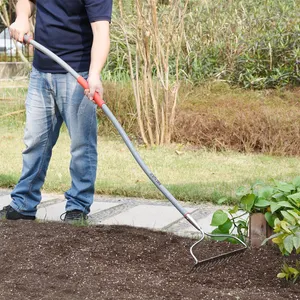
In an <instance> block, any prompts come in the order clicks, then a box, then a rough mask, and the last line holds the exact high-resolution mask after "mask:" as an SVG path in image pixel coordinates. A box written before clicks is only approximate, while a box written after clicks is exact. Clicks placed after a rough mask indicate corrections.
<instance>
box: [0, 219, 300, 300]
mask: <svg viewBox="0 0 300 300" xmlns="http://www.w3.org/2000/svg"><path fill="white" fill-rule="evenodd" d="M0 236H1V242H0V245H1V246H0V262H1V264H0V299H1V300H3V299H5V300H7V299H16V300H18V299H22V300H24V299H44V300H46V299H51V300H53V299H64V300H71V299H72V300H77V299H78V300H79V299H80V300H82V299H143V300H144V299H172V300H173V299H210V300H211V299H247V300H251V299H255V300H260V299H264V300H266V299H294V300H296V299H300V284H299V282H296V283H295V284H292V283H290V282H287V281H285V280H282V279H277V278H276V274H277V273H278V272H280V269H281V266H282V262H283V257H282V256H281V254H280V252H279V251H278V249H277V248H275V247H271V246H268V247H262V248H259V249H248V250H246V251H245V252H244V254H243V255H242V256H240V257H232V258H231V260H230V261H228V262H224V263H222V264H218V265H216V266H214V267H210V268H209V267H205V268H204V267H202V268H198V270H197V272H191V268H192V267H193V264H194V262H193V259H192V257H191V255H190V253H189V248H190V246H191V245H192V242H193V240H191V239H189V238H182V237H178V236H175V235H172V234H167V233H162V232H154V231H149V230H146V229H141V228H133V227H125V226H101V225H98V226H89V227H76V226H72V225H69V224H63V223H58V222H57V223H55V222H45V223H38V222H32V221H1V222H0ZM232 247H236V246H232V245H230V244H228V243H224V242H213V241H203V242H201V243H200V246H199V247H198V250H197V255H198V256H199V257H201V258H208V257H211V256H213V255H214V254H217V253H218V252H220V251H221V252H226V251H228V249H229V248H230V249H231V248H232ZM288 260H290V261H295V260H296V255H294V256H292V257H289V258H288Z"/></svg>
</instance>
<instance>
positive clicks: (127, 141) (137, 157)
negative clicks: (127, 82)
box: [24, 35, 204, 240]
mask: <svg viewBox="0 0 300 300" xmlns="http://www.w3.org/2000/svg"><path fill="white" fill-rule="evenodd" d="M24 41H25V42H26V43H28V44H31V45H32V46H34V47H35V48H36V49H38V50H39V51H41V52H43V53H44V54H46V55H47V56H48V57H50V58H51V59H53V60H54V61H55V62H57V63H58V64H59V65H60V66H61V67H62V68H64V69H65V70H66V71H67V72H68V73H70V74H71V75H72V76H73V77H74V78H75V79H76V80H77V82H78V83H79V84H80V85H81V86H82V87H83V88H84V89H87V88H88V83H87V81H86V80H85V79H84V78H83V77H82V76H80V75H79V74H78V73H77V72H76V71H75V70H74V69H73V68H72V67H71V66H69V65H68V64H67V63H66V62H65V61H63V60H62V59H61V58H59V57H58V56H57V55H56V54H54V53H53V52H52V51H50V50H49V49H47V48H46V47H44V46H43V45H41V44H40V43H38V42H36V41H35V40H34V39H32V38H31V37H29V36H27V35H24ZM94 101H95V102H96V103H97V105H98V106H99V107H100V108H101V109H102V110H103V112H104V113H105V115H106V116H107V117H108V118H109V119H110V121H111V122H112V123H113V125H114V126H115V128H116V129H117V131H118V132H119V134H120V135H121V137H122V139H123V140H124V142H125V144H126V146H127V147H128V149H129V151H130V152H131V154H132V156H133V157H134V159H135V160H136V162H137V163H138V164H139V166H140V167H141V168H142V170H143V171H144V173H145V174H146V175H147V176H148V178H149V179H150V180H151V181H152V183H153V184H154V185H155V186H156V187H157V188H158V189H159V190H160V191H161V193H162V194H163V195H164V196H165V197H166V198H167V199H168V200H169V201H170V202H171V203H172V204H173V205H174V206H175V207H176V208H177V210H178V211H179V212H180V213H181V214H182V215H183V216H184V217H185V219H186V220H187V221H189V222H190V223H191V224H192V225H193V226H194V227H195V228H196V229H197V230H198V231H200V232H201V235H202V237H201V240H202V238H203V237H204V232H203V230H202V228H201V227H200V226H199V225H198V224H197V222H196V221H195V220H194V218H193V217H192V216H191V215H190V213H189V212H188V211H187V210H186V209H185V208H184V207H182V206H181V205H180V204H179V202H178V201H177V200H176V199H175V197H174V196H173V195H172V194H171V193H170V192H169V191H168V190H167V189H166V188H165V187H164V186H163V185H162V184H161V182H160V181H159V180H158V179H157V178H156V176H155V175H154V174H153V173H152V172H151V171H150V169H149V168H148V167H147V165H146V164H145V163H144V161H143V160H142V158H141V157H140V155H139V153H138V152H137V151H136V149H135V148H134V146H133V144H132V142H131V141H130V139H129V137H128V136H127V134H126V132H125V131H124V129H123V127H122V126H121V124H120V123H119V122H118V120H117V119H116V117H115V116H114V115H113V113H112V112H111V111H110V109H109V108H108V106H107V105H106V104H105V102H104V101H103V100H102V99H101V96H100V95H99V93H97V92H96V93H95V94H94Z"/></svg>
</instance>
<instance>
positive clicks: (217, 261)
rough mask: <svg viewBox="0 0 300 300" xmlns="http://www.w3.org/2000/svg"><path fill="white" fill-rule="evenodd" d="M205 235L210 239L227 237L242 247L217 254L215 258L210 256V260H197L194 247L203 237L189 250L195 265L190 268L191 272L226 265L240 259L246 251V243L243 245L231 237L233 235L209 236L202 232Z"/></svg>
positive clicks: (234, 237) (240, 241) (236, 238)
mask: <svg viewBox="0 0 300 300" xmlns="http://www.w3.org/2000/svg"><path fill="white" fill-rule="evenodd" d="M204 234H205V235H207V236H210V237H222V238H224V237H227V238H232V239H235V240H237V241H238V242H239V243H240V244H242V245H243V247H242V248H239V249H235V250H233V251H229V252H226V253H223V254H219V255H216V256H212V257H210V258H206V259H203V260H198V259H197V257H196V256H195V254H194V252H193V250H194V247H195V246H197V245H198V244H200V242H201V241H202V240H203V236H202V237H201V239H200V240H199V241H197V242H196V243H194V244H193V245H192V246H191V248H190V253H191V255H192V256H193V258H194V260H195V265H194V267H193V268H192V270H191V272H199V271H201V270H208V269H211V268H213V267H216V266H218V265H222V264H225V263H228V262H229V261H230V260H231V259H233V258H235V259H237V258H238V257H240V256H241V255H242V254H243V253H244V252H245V250H246V249H248V246H247V244H246V243H244V242H243V241H242V240H240V239H239V238H238V237H236V236H233V235H229V234H228V235H227V234H218V235H217V234H209V233H206V232H204Z"/></svg>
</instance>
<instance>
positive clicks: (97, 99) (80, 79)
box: [77, 76, 105, 107]
mask: <svg viewBox="0 0 300 300" xmlns="http://www.w3.org/2000/svg"><path fill="white" fill-rule="evenodd" d="M77 82H78V83H79V84H80V85H81V86H82V87H83V88H84V89H88V88H89V84H88V82H87V81H86V80H85V79H84V78H83V77H82V76H79V77H78V78H77ZM94 101H95V102H96V103H97V105H98V106H99V107H102V105H103V104H105V102H104V101H103V100H102V99H101V96H100V95H99V93H97V92H95V94H94Z"/></svg>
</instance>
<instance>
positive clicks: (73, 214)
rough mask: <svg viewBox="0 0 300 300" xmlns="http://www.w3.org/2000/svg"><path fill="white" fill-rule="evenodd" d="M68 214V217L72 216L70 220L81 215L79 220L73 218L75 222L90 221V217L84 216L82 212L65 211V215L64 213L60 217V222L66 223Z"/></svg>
mask: <svg viewBox="0 0 300 300" xmlns="http://www.w3.org/2000/svg"><path fill="white" fill-rule="evenodd" d="M67 214H68V216H70V217H71V218H70V219H72V216H77V217H78V216H79V215H80V217H79V218H73V219H74V220H80V219H84V220H87V219H88V216H84V215H83V213H82V212H77V211H76V212H73V211H65V212H64V213H62V214H61V215H60V220H61V221H65V216H66V215H67Z"/></svg>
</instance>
